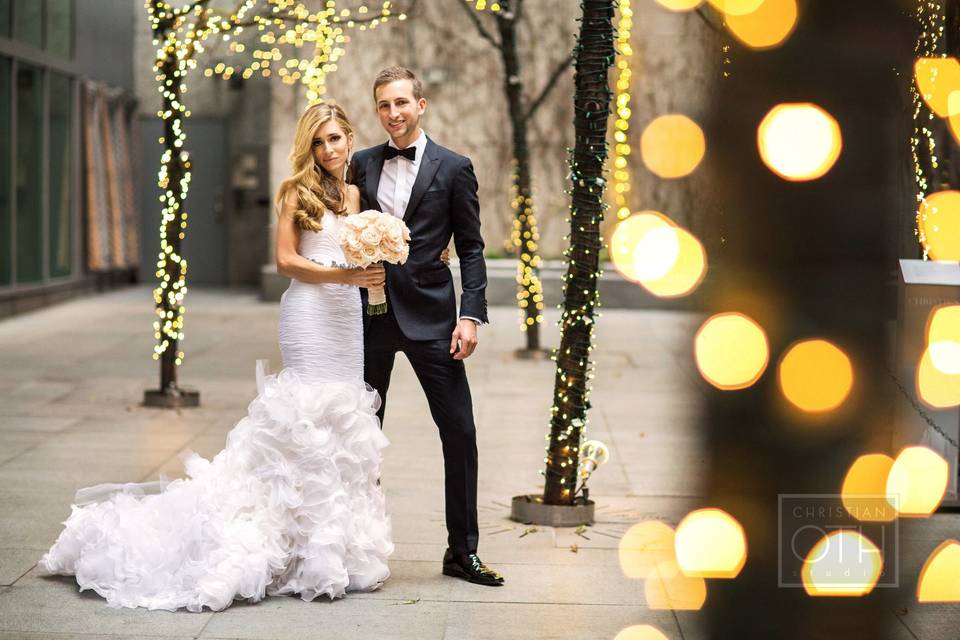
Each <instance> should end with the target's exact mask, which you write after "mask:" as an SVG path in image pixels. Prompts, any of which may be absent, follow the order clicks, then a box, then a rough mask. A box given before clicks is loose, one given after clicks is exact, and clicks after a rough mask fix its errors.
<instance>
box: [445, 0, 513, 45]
mask: <svg viewBox="0 0 960 640" xmlns="http://www.w3.org/2000/svg"><path fill="white" fill-rule="evenodd" d="M454 2H456V3H457V4H459V5H460V6H461V7H463V8H464V10H465V11H466V12H467V17H469V18H470V22H472V23H473V26H475V27H476V28H477V32H478V33H479V34H480V36H481V37H482V38H483V39H484V40H486V41H487V42H489V43H490V44H492V45H493V46H494V47H495V48H497V49H501V48H502V47H503V46H502V45H501V44H500V43H499V42H497V41H496V39H495V38H494V37H493V35H492V34H491V33H490V32H489V31H487V28H486V27H484V26H483V23H482V22H481V21H480V18H479V17H478V16H477V12H476V11H474V10H473V9H472V8H470V7H469V6H467V3H466V2H464V1H463V0H454Z"/></svg>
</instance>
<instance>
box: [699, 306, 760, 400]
mask: <svg viewBox="0 0 960 640" xmlns="http://www.w3.org/2000/svg"><path fill="white" fill-rule="evenodd" d="M693 344H694V347H693V353H694V359H695V360H696V363H697V369H698V370H699V371H700V375H702V376H703V377H704V379H705V380H706V381H707V382H709V383H710V384H712V385H713V386H715V387H717V388H718V389H724V390H728V391H729V390H735V389H744V388H746V387H749V386H750V385H752V384H753V383H755V382H756V381H757V380H759V379H760V376H761V375H763V372H764V371H765V370H766V368H767V364H768V363H769V361H770V347H769V344H768V343H767V334H766V333H764V331H763V328H762V327H761V326H760V325H759V324H757V322H756V321H755V320H753V319H752V318H750V317H748V316H745V315H744V314H742V313H720V314H717V315H715V316H712V317H711V318H709V319H707V321H706V322H704V323H703V325H701V327H700V329H699V331H697V335H696V336H695V337H694V341H693Z"/></svg>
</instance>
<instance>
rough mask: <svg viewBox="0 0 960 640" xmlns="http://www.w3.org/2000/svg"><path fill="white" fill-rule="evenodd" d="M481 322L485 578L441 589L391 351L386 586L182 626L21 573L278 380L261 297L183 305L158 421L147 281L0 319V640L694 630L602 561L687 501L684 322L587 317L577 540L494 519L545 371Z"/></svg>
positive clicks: (690, 440)
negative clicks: (176, 361)
mask: <svg viewBox="0 0 960 640" xmlns="http://www.w3.org/2000/svg"><path fill="white" fill-rule="evenodd" d="M546 315H547V323H546V324H545V336H544V338H545V343H546V344H556V342H557V339H558V338H557V329H556V327H555V326H554V322H555V320H556V318H557V312H556V311H554V310H551V311H550V312H548V313H547V314H546ZM491 316H492V317H491V320H492V324H491V325H490V326H487V327H483V328H482V329H481V333H480V339H481V343H480V347H479V349H478V351H477V353H476V354H475V355H474V356H473V357H471V358H470V360H468V361H467V367H468V374H469V376H470V379H471V385H472V389H473V395H474V405H475V411H476V415H477V423H478V432H479V450H480V495H479V509H480V526H481V542H480V552H481V557H482V558H483V559H484V561H485V562H487V563H489V564H491V565H493V566H495V567H496V568H497V569H499V570H501V571H502V572H503V573H504V574H505V576H506V578H507V584H506V586H505V587H503V588H499V589H491V588H484V587H478V586H474V585H469V584H466V583H463V582H461V581H458V580H454V579H451V578H445V577H443V576H441V575H440V562H439V561H440V558H441V556H442V553H443V549H444V546H445V544H444V542H445V530H444V526H443V510H442V505H443V496H442V491H443V482H442V460H441V455H440V442H439V438H438V437H437V435H436V429H435V427H434V426H433V424H432V422H431V420H430V418H429V413H428V411H427V406H426V401H425V400H424V398H423V395H422V392H421V391H420V388H419V386H418V384H417V382H416V379H415V377H414V375H413V372H412V370H411V369H410V367H409V365H408V364H406V362H405V360H404V359H403V357H402V356H399V357H398V362H397V367H396V368H395V370H394V382H393V384H392V386H391V390H390V396H389V402H388V410H387V415H386V419H385V431H386V434H387V435H388V436H389V437H390V439H391V441H392V444H391V446H390V447H389V448H388V449H387V450H386V452H385V462H384V465H385V467H384V487H385V490H386V494H387V501H388V508H389V510H390V512H391V514H392V518H393V527H394V540H395V543H396V552H395V554H394V556H393V557H392V561H391V569H392V572H393V575H392V576H391V578H390V580H389V581H388V582H387V583H386V584H385V585H384V587H383V588H382V589H380V590H379V591H377V592H374V593H370V594H352V595H349V596H348V597H346V598H345V599H342V600H337V601H335V602H330V601H327V600H325V599H324V600H317V601H314V602H312V603H305V602H302V601H300V600H299V599H297V598H290V597H282V598H268V599H266V600H265V601H263V602H261V603H258V604H255V605H247V604H243V603H237V604H234V605H233V606H232V607H230V608H229V609H227V610H226V611H223V612H219V613H211V612H205V613H199V614H196V613H187V612H177V613H169V612H164V611H145V610H115V609H109V608H107V607H106V606H104V603H103V601H102V600H101V599H100V598H99V597H98V596H96V595H95V594H90V593H89V592H87V593H83V594H78V593H77V588H76V584H75V583H74V582H73V580H72V579H70V578H59V577H54V578H49V577H40V576H38V575H37V574H36V569H35V563H36V561H37V559H38V558H39V556H40V555H41V554H42V553H43V551H44V550H45V549H46V548H47V547H48V546H49V545H50V544H51V543H52V542H53V541H54V539H55V538H56V536H57V534H58V533H59V531H60V526H61V525H60V523H61V522H62V521H63V520H64V519H65V518H66V516H67V515H68V514H69V504H70V501H71V498H72V496H73V494H74V492H75V490H76V489H77V488H79V487H82V486H88V485H91V484H96V483H99V482H127V481H141V480H149V479H154V478H156V477H157V475H158V474H159V473H165V474H167V475H168V476H171V477H176V476H179V475H181V472H180V464H179V459H178V455H179V454H180V453H181V452H183V451H185V450H188V449H189V450H194V451H197V452H199V453H200V454H201V455H204V456H208V457H209V456H212V455H214V454H215V453H216V452H217V451H219V450H220V449H221V448H222V446H223V444H224V437H225V434H226V433H227V431H228V430H229V429H230V428H231V427H232V426H233V424H234V423H235V422H236V421H237V420H238V419H239V418H240V417H242V416H243V415H244V413H245V411H246V406H247V404H248V403H249V402H250V400H251V399H252V398H253V397H254V394H255V382H254V362H255V360H256V359H258V358H269V359H270V361H271V363H272V364H273V366H274V368H275V369H276V368H278V367H279V363H280V355H279V352H278V350H277V347H276V331H277V307H276V305H274V304H269V303H261V302H258V301H257V299H256V298H255V296H254V295H253V294H252V293H242V292H241V293H238V292H226V291H216V290H211V291H202V290H197V291H192V292H191V293H190V295H189V296H188V298H187V317H186V337H187V339H186V342H185V344H184V347H185V350H186V354H187V358H186V362H185V363H184V365H183V367H182V368H181V372H180V379H181V384H182V385H184V386H192V387H196V388H198V389H199V390H200V391H201V402H202V407H201V408H199V409H194V410H184V411H181V412H179V413H178V412H171V411H164V410H159V409H147V408H144V407H141V406H139V401H140V399H141V397H142V393H143V390H144V389H146V388H148V387H153V386H155V385H156V375H157V367H156V365H155V363H154V362H153V361H152V360H151V359H150V356H149V354H150V352H151V349H152V346H153V340H152V335H151V330H150V325H151V322H152V307H151V299H150V292H149V290H147V289H146V288H133V289H127V290H124V291H119V292H114V293H110V294H107V295H99V296H92V297H88V298H84V299H80V300H75V301H72V302H69V303H66V304H63V305H60V306H56V307H53V308H48V309H44V310H41V311H38V312H35V313H30V314H25V315H22V316H19V317H15V318H11V319H8V320H5V321H2V322H0V362H2V364H3V366H2V367H0V639H4V638H25V639H41V638H50V639H53V638H59V639H63V638H82V639H84V640H89V639H93V638H114V639H115V638H153V637H163V638H258V639H281V638H305V637H323V638H418V639H419V638H424V639H432V638H449V639H451V640H461V639H463V640H468V639H471V638H477V639H480V638H484V639H485V638H498V639H514V638H516V639H528V638H587V637H596V638H610V639H612V638H613V637H614V636H615V635H616V634H617V632H618V631H619V630H621V629H622V628H624V627H627V626H629V625H635V624H654V625H656V626H657V627H658V628H660V629H661V630H662V631H663V632H664V633H665V634H666V635H667V636H668V637H669V638H672V639H679V638H687V639H691V638H705V637H706V633H705V630H704V629H703V618H702V616H701V615H699V614H698V613H696V612H672V611H662V610H651V609H650V608H648V607H647V606H646V604H645V598H644V585H643V582H642V581H638V580H631V579H627V578H625V577H624V576H623V574H622V573H621V571H620V568H619V565H618V556H617V543H618V540H619V538H620V536H621V535H622V534H623V533H624V532H625V531H626V530H627V529H628V528H629V527H630V525H632V524H634V523H636V522H638V521H640V520H642V519H654V518H656V519H663V520H665V521H667V522H669V523H670V524H672V525H675V524H676V523H677V522H678V521H679V519H680V518H681V517H682V516H683V515H684V514H685V513H686V512H687V511H689V510H690V509H692V508H695V507H698V506H702V504H701V501H700V500H699V499H698V498H697V495H698V493H699V485H700V482H701V480H702V470H703V468H704V462H705V460H706V455H705V451H704V449H703V447H704V445H703V443H702V442H701V439H700V437H699V435H698V430H697V421H698V419H699V416H698V412H699V411H700V409H701V407H700V399H701V396H700V392H699V391H698V388H699V384H700V381H699V379H698V375H697V374H696V372H695V370H693V369H692V368H691V362H690V358H689V351H690V344H691V337H692V333H693V331H694V330H695V328H696V326H697V324H698V318H697V317H696V316H695V315H693V314H689V313H673V312H666V311H646V312H634V311H621V310H615V311H606V312H604V313H603V317H602V318H601V319H600V322H599V324H598V334H597V345H598V346H597V349H596V350H595V352H594V353H595V359H596V362H597V378H596V380H595V387H594V391H593V396H592V398H593V403H594V409H593V411H592V412H591V415H590V427H589V435H590V436H591V437H593V438H598V439H600V440H603V441H604V442H606V443H607V444H608V445H609V446H610V449H611V461H610V463H609V464H607V465H606V466H605V467H602V468H601V469H600V470H599V471H598V472H597V473H596V475H595V477H594V478H593V479H592V481H591V497H592V498H594V499H595V500H596V502H597V505H598V509H597V523H596V525H595V526H593V527H590V528H589V529H587V530H586V531H585V532H582V533H578V532H577V531H576V530H574V529H556V530H553V529H549V528H533V527H528V526H525V525H522V524H519V523H515V522H512V521H510V520H509V519H508V517H507V516H508V514H509V502H510V498H511V496H513V495H517V494H522V493H533V492H537V491H538V489H539V488H540V486H541V479H540V476H539V473H538V471H539V469H540V468H541V467H542V458H543V447H544V435H545V434H546V432H547V418H548V408H549V406H550V401H551V395H552V384H553V373H554V369H553V366H552V363H551V362H550V361H546V362H531V361H518V360H516V359H514V358H513V357H512V351H513V349H514V348H516V347H517V346H518V345H519V344H520V343H521V340H522V338H521V336H520V334H519V332H518V331H517V328H516V311H515V310H513V309H510V308H494V309H492V313H491ZM957 522H958V519H957V516H955V515H950V516H936V517H935V518H934V519H932V520H930V521H929V522H928V525H929V526H927V527H925V529H924V535H925V536H927V537H928V538H929V540H927V541H926V542H925V543H924V545H922V549H921V550H920V551H922V552H923V553H922V556H918V557H917V558H914V559H913V560H912V561H911V562H913V564H916V563H917V562H920V563H922V561H923V558H924V557H925V554H926V553H928V552H929V550H930V549H932V548H933V547H934V546H936V544H938V543H939V541H940V540H942V539H943V538H944V537H949V531H950V530H951V529H952V530H954V531H955V530H956V528H957V527H956V525H957ZM954 535H955V534H954ZM918 553H919V552H918ZM905 564H908V563H907V562H905ZM708 599H709V587H708ZM890 619H891V636H890V637H894V638H905V639H906V638H924V639H926V638H931V639H932V638H941V637H942V638H948V637H950V638H953V637H956V633H955V630H956V629H957V625H958V624H960V616H958V615H957V613H955V609H954V608H950V607H946V606H943V607H933V608H927V609H925V610H924V613H920V614H917V613H914V612H913V611H911V612H910V613H909V614H907V612H898V613H896V614H895V613H894V612H891V613H890ZM846 637H849V638H852V637H854V636H850V635H847V636H846Z"/></svg>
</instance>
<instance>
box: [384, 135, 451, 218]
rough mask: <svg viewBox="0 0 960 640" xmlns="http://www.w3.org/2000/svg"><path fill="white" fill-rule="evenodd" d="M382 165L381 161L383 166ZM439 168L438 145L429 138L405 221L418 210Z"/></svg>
mask: <svg viewBox="0 0 960 640" xmlns="http://www.w3.org/2000/svg"><path fill="white" fill-rule="evenodd" d="M381 157H382V156H381ZM382 164H383V163H382V161H381V166H382ZM439 168H440V157H439V155H438V154H437V145H435V144H434V143H433V140H431V139H430V138H427V146H426V147H424V150H423V161H422V164H421V165H420V171H418V172H417V179H416V180H415V181H414V183H413V189H411V190H410V200H408V201H407V209H406V211H404V212H403V220H404V221H407V220H408V219H409V218H410V216H411V215H412V214H413V212H414V211H416V210H417V206H418V205H419V204H420V200H422V199H423V194H425V193H426V192H427V189H428V188H429V187H430V183H431V182H433V177H434V176H435V175H437V169H439Z"/></svg>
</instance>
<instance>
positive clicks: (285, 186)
mask: <svg viewBox="0 0 960 640" xmlns="http://www.w3.org/2000/svg"><path fill="white" fill-rule="evenodd" d="M331 120H335V121H336V122H337V124H338V125H340V128H341V129H343V132H344V133H345V134H347V136H350V135H351V134H353V126H352V125H351V124H350V120H349V119H348V118H347V114H346V113H344V111H343V108H342V107H341V106H340V105H337V104H331V103H327V102H321V103H318V104H314V105H311V106H309V107H307V109H306V110H305V111H304V112H303V114H301V115H300V120H298V121H297V132H296V134H295V135H294V138H293V150H292V151H291V152H290V165H291V167H292V169H293V175H292V176H290V177H289V178H287V179H286V180H284V181H283V182H282V183H280V189H279V191H278V192H277V210H278V211H279V210H280V209H281V207H282V205H283V201H284V199H285V197H286V195H287V193H288V192H289V191H294V192H295V193H296V194H297V208H296V209H295V210H294V212H293V222H294V224H296V225H297V226H298V227H300V228H301V229H304V230H307V231H320V229H321V227H322V225H321V224H320V220H321V219H322V218H323V211H324V209H330V210H331V211H333V213H335V214H336V215H338V216H340V215H344V214H345V213H346V211H347V193H346V185H345V183H344V180H342V179H341V178H340V177H337V176H334V175H332V174H331V173H330V172H328V171H327V170H326V169H324V168H323V166H321V165H320V163H319V162H317V161H316V159H315V158H314V156H313V134H314V133H315V132H316V131H317V128H318V127H320V126H321V125H324V124H326V123H327V122H329V121H331Z"/></svg>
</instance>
